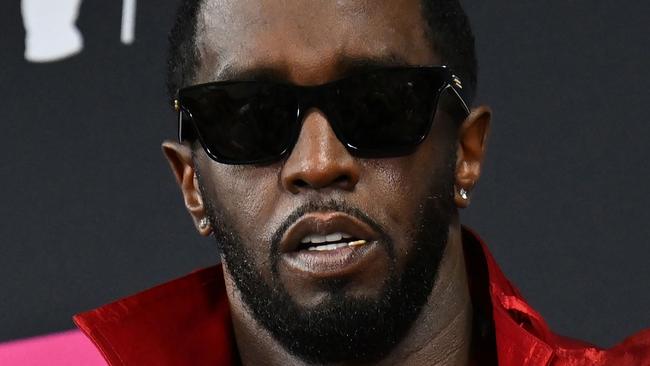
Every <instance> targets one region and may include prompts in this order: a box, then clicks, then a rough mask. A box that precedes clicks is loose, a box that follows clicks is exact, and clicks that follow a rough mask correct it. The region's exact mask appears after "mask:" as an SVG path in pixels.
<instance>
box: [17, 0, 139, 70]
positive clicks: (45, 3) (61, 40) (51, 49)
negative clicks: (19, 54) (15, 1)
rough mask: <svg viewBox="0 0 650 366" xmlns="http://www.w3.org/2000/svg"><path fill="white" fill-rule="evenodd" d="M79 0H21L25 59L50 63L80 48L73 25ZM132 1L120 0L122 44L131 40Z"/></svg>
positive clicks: (81, 37)
mask: <svg viewBox="0 0 650 366" xmlns="http://www.w3.org/2000/svg"><path fill="white" fill-rule="evenodd" d="M81 2H82V0H56V1H53V0H22V2H21V12H22V16H23V23H24V25H25V33H26V34H25V59H27V61H31V62H53V61H59V60H62V59H64V58H67V57H70V56H74V55H76V54H77V53H79V52H81V50H82V49H83V36H82V35H81V32H80V31H79V29H78V28H77V26H76V25H75V23H76V21H77V17H78V16H79V8H80V6H81ZM135 13H136V0H122V30H121V34H120V39H121V40H122V43H124V44H131V43H133V41H134V40H135Z"/></svg>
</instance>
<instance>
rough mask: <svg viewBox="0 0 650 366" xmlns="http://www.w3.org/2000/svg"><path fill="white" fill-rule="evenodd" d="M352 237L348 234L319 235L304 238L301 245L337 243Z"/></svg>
mask: <svg viewBox="0 0 650 366" xmlns="http://www.w3.org/2000/svg"><path fill="white" fill-rule="evenodd" d="M351 237H352V235H350V234H347V233H340V232H339V233H332V234H327V235H318V234H313V235H307V236H305V237H304V238H302V239H301V240H300V242H301V243H303V244H306V243H314V244H320V243H325V242H337V241H341V239H347V238H351Z"/></svg>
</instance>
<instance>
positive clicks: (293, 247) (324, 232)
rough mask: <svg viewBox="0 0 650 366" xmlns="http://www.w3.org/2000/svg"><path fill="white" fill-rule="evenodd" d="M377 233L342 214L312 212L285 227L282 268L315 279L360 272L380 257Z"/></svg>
mask: <svg viewBox="0 0 650 366" xmlns="http://www.w3.org/2000/svg"><path fill="white" fill-rule="evenodd" d="M378 240H379V233H378V232H377V231H375V230H373V228H372V227H371V226H369V225H368V224H367V223H365V222H364V221H362V220H359V219H358V218H356V217H353V216H350V215H347V214H345V213H342V212H312V213H309V214H306V215H305V216H303V217H302V218H300V219H299V220H298V221H297V222H296V223H295V224H294V225H292V226H291V227H289V229H288V230H287V231H286V233H285V235H284V236H283V238H282V240H281V241H280V246H279V249H280V251H281V253H282V261H283V263H284V265H285V268H286V269H287V270H289V271H290V272H291V273H300V278H304V275H309V276H311V277H316V278H321V279H323V278H333V277H341V276H348V275H352V274H353V273H358V272H363V270H364V268H365V269H368V268H372V266H373V263H377V260H378V259H379V258H381V255H382V251H381V250H380V246H378V245H376V243H377V241H378Z"/></svg>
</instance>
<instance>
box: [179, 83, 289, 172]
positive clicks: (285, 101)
mask: <svg viewBox="0 0 650 366" xmlns="http://www.w3.org/2000/svg"><path fill="white" fill-rule="evenodd" d="M179 99H180V101H181V104H182V105H183V106H184V108H186V109H187V110H188V111H189V112H190V113H191V115H192V119H193V121H194V124H195V126H196V128H197V130H198V134H199V138H200V139H201V141H202V143H203V145H204V147H205V148H206V149H207V150H208V153H209V154H212V155H214V156H215V157H217V160H219V161H222V162H226V163H233V164H244V163H255V162H260V163H261V162H265V161H271V160H274V159H277V158H278V157H280V156H281V155H282V154H283V153H284V152H285V151H286V150H287V149H288V148H289V145H290V143H291V140H292V138H293V131H294V130H295V124H296V123H297V122H298V121H297V115H296V113H297V101H296V100H295V98H294V97H293V96H292V93H291V92H290V91H289V89H288V88H287V87H286V86H283V85H272V84H260V83H233V84H226V85H219V86H210V85H207V86H205V87H203V88H189V89H185V90H184V91H183V94H182V95H180V96H179Z"/></svg>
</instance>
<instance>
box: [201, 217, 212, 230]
mask: <svg viewBox="0 0 650 366" xmlns="http://www.w3.org/2000/svg"><path fill="white" fill-rule="evenodd" d="M209 226H210V220H208V218H207V217H204V218H202V219H201V221H199V228H200V229H201V230H205V229H207V228H208V227H209Z"/></svg>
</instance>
